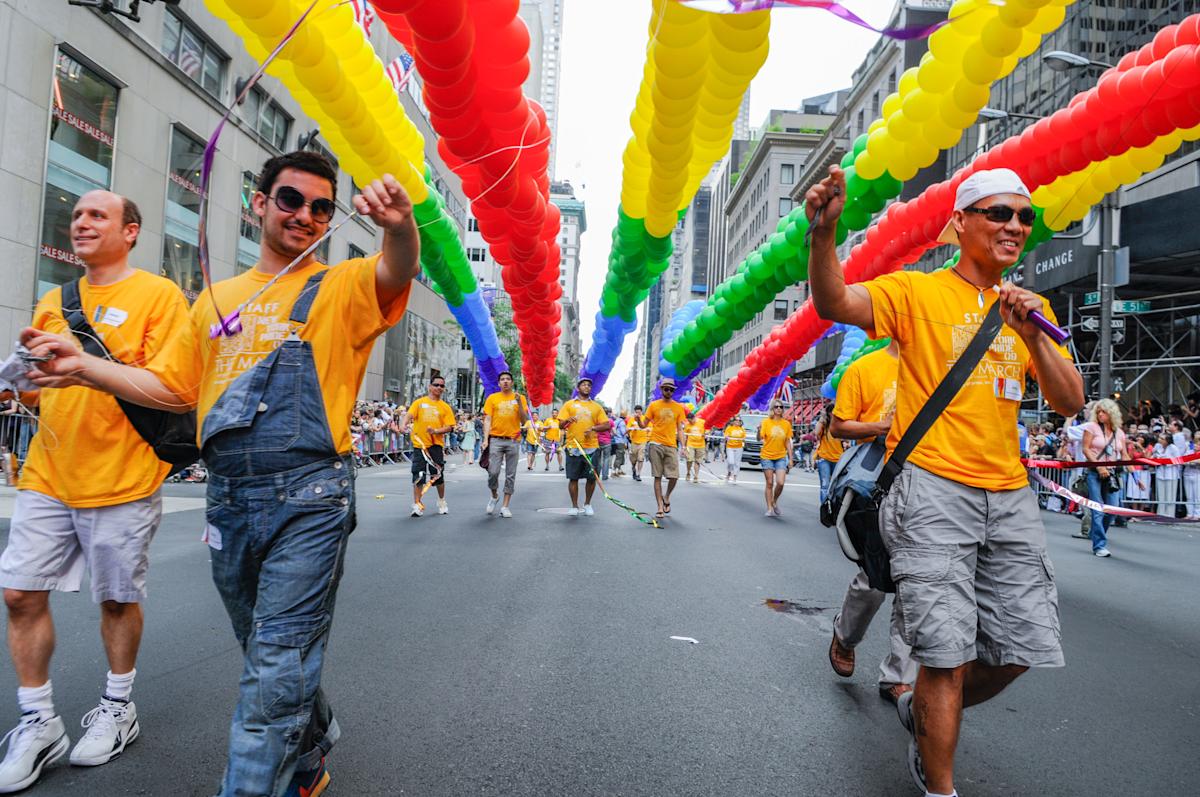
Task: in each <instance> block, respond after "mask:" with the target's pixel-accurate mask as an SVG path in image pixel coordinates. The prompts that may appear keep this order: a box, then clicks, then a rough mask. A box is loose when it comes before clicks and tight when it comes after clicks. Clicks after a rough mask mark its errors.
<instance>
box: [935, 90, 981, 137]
mask: <svg viewBox="0 0 1200 797" xmlns="http://www.w3.org/2000/svg"><path fill="white" fill-rule="evenodd" d="M938 117H939V118H940V119H941V120H942V121H943V122H945V123H946V126H947V127H952V128H955V129H957V130H965V129H966V128H968V127H970V126H971V125H973V124H975V120H976V119H978V118H979V112H978V111H964V110H962V109H961V108H959V107H958V106H957V105H955V104H954V97H952V96H946V97H943V98H942V100H941V102H940V103H938Z"/></svg>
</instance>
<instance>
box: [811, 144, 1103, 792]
mask: <svg viewBox="0 0 1200 797" xmlns="http://www.w3.org/2000/svg"><path fill="white" fill-rule="evenodd" d="M845 197H846V180H845V175H844V173H843V172H842V170H841V169H840V168H838V167H836V166H833V167H830V176H829V177H828V178H827V179H825V180H824V181H822V182H821V183H819V184H818V185H815V186H813V187H812V188H810V189H809V190H808V192H807V194H806V195H805V200H804V206H805V209H806V212H807V213H808V215H809V219H810V223H811V224H812V227H811V229H812V253H811V256H810V259H809V284H810V288H811V291H812V300H813V304H814V306H815V308H816V311H817V313H818V314H819V315H820V316H821V317H822V318H825V319H828V320H831V321H838V322H841V323H845V324H853V325H855V326H858V327H860V328H862V329H864V330H866V331H867V332H868V334H871V335H872V336H876V337H891V338H892V339H893V340H894V341H896V343H897V344H898V345H899V347H900V359H899V371H898V376H897V382H896V414H895V420H894V422H893V424H892V427H891V430H890V432H889V434H888V448H889V450H894V448H895V446H896V444H897V443H898V442H899V440H900V437H901V435H903V434H904V432H905V430H906V429H907V428H908V427H909V425H910V424H911V423H912V421H913V418H914V417H915V416H916V414H917V412H918V410H919V409H920V408H921V407H922V406H923V405H924V404H925V402H926V401H928V399H929V397H930V395H931V394H932V393H933V391H934V389H935V388H936V387H937V385H938V383H939V382H940V381H941V379H942V378H943V377H944V376H945V375H946V373H947V371H948V369H949V368H950V367H951V366H952V365H953V364H954V362H955V361H957V360H958V358H959V357H960V356H961V355H962V353H963V350H964V349H965V348H966V347H967V345H968V343H969V342H970V340H971V338H972V337H973V336H974V335H975V333H976V332H977V331H978V329H979V328H980V326H981V324H982V322H983V320H984V318H985V317H986V316H987V314H988V312H989V310H990V309H991V307H992V306H993V305H998V306H997V310H998V311H999V314H1000V317H1001V319H1002V320H1003V322H1004V324H1005V326H1004V328H1003V329H1002V330H1001V331H1000V333H999V334H998V335H997V336H996V338H995V339H994V340H993V342H992V344H991V346H990V348H989V349H988V351H987V353H986V354H985V356H984V358H983V359H982V360H981V361H980V363H979V364H978V366H976V368H975V370H974V372H973V373H972V375H971V376H970V377H969V378H968V380H967V382H966V385H965V386H964V387H963V388H962V389H961V390H960V391H959V392H958V394H957V395H956V396H955V397H954V398H953V399H952V400H951V401H950V403H949V404H948V405H947V407H946V409H945V410H944V411H943V412H942V413H941V415H940V417H939V418H938V419H937V421H936V422H935V423H934V424H933V426H932V428H930V430H929V431H928V433H926V434H925V435H924V437H923V438H922V440H921V442H920V443H919V444H918V445H917V447H916V449H915V450H914V451H913V452H912V454H911V455H910V456H909V458H908V461H907V462H906V463H905V464H904V466H903V469H902V471H901V473H900V474H899V476H898V477H897V478H896V480H895V482H894V483H893V484H892V485H891V489H890V491H889V492H888V494H887V496H886V497H885V498H884V499H883V502H882V506H881V507H880V511H879V526H880V533H881V536H882V538H883V544H884V545H885V546H886V548H887V550H888V552H889V554H890V555H891V574H892V577H893V578H894V579H895V582H896V589H897V595H896V601H897V605H900V606H903V607H904V611H903V612H899V613H898V614H897V617H898V622H899V623H900V633H901V635H902V637H903V638H904V641H905V642H907V643H910V644H911V645H912V654H913V658H914V659H916V660H917V661H918V662H920V664H921V665H922V666H921V671H920V675H919V676H918V678H917V688H916V691H915V692H909V693H907V694H904V695H902V696H901V697H900V700H899V702H898V703H897V710H898V711H899V713H900V716H901V719H902V720H904V723H905V726H906V727H907V728H909V729H910V731H912V732H913V738H912V742H911V743H910V744H909V751H908V769H909V771H910V772H911V773H913V774H914V780H915V781H916V782H917V785H918V786H919V787H920V788H921V789H923V790H925V791H927V792H932V793H936V794H952V793H954V756H955V747H956V741H957V739H958V738H959V735H960V724H961V721H962V710H961V708H962V706H963V704H964V699H965V695H967V694H975V695H976V696H979V695H983V696H984V698H982V699H986V696H990V695H995V694H999V693H1000V691H1001V690H1003V689H1004V688H1005V687H1006V686H1007V685H1008V684H1009V683H1011V682H1012V681H1013V679H1015V678H1016V677H1017V676H1018V675H1020V674H1021V673H1022V672H1024V671H1025V670H1026V669H1027V668H1028V667H1060V666H1062V665H1063V663H1064V659H1063V653H1062V645H1061V641H1060V631H1059V620H1058V606H1057V593H1056V591H1055V587H1054V579H1053V569H1052V566H1051V565H1050V560H1049V557H1048V556H1047V554H1046V545H1045V532H1044V530H1043V528H1042V521H1041V515H1040V512H1039V509H1038V505H1037V501H1036V499H1035V497H1034V495H1033V492H1032V491H1031V490H1030V489H1029V480H1028V477H1027V476H1026V474H1025V471H1024V469H1023V468H1022V466H1021V462H1020V459H1019V457H1020V452H1019V450H1018V442H1017V424H1016V420H1017V412H1018V410H1019V408H1020V404H1021V400H1022V398H1023V397H1024V394H1025V378H1026V376H1033V377H1035V378H1036V379H1037V380H1038V383H1039V385H1040V387H1041V392H1042V395H1043V396H1044V397H1045V399H1046V400H1047V401H1048V403H1049V404H1050V406H1051V407H1052V408H1053V409H1054V410H1055V411H1056V412H1058V413H1059V414H1061V415H1064V416H1066V417H1070V416H1073V415H1074V414H1075V413H1077V412H1078V411H1079V408H1080V407H1082V406H1083V382H1082V379H1081V378H1080V375H1079V372H1078V371H1077V370H1076V369H1075V367H1074V365H1073V363H1072V362H1071V359H1070V356H1069V355H1068V354H1067V352H1066V351H1065V350H1064V349H1063V348H1062V347H1061V346H1058V345H1056V344H1055V343H1054V342H1053V341H1051V340H1050V338H1049V337H1047V336H1046V335H1044V334H1043V333H1042V331H1041V329H1040V328H1039V327H1038V325H1037V324H1036V323H1035V322H1034V321H1033V320H1032V319H1031V318H1030V313H1031V312H1033V311H1035V310H1037V311H1040V312H1041V313H1043V314H1044V315H1045V316H1046V317H1047V318H1049V319H1051V320H1053V313H1052V312H1051V311H1050V307H1049V304H1048V303H1047V302H1046V301H1045V299H1043V298H1042V297H1040V296H1038V295H1037V294H1035V293H1032V292H1030V291H1027V290H1024V289H1022V288H1019V287H1017V286H1016V285H1014V284H1012V283H1010V282H1008V283H1006V282H1003V275H1004V273H1005V272H1006V271H1007V270H1008V269H1011V268H1012V267H1013V266H1014V265H1016V263H1017V261H1018V260H1019V259H1020V257H1021V253H1022V251H1023V248H1024V246H1025V243H1026V241H1027V240H1028V238H1029V233H1030V230H1031V229H1032V226H1033V223H1034V221H1035V220H1036V218H1037V214H1036V212H1035V211H1034V209H1033V206H1032V204H1031V201H1030V196H1029V189H1028V188H1027V187H1026V186H1025V184H1024V183H1023V182H1022V181H1021V178H1020V177H1019V176H1018V175H1017V174H1016V173H1015V172H1013V171H1011V170H1009V169H990V170H981V171H977V172H975V173H973V174H971V175H970V176H968V177H967V178H966V179H963V180H961V181H960V182H959V183H958V185H957V187H956V190H955V197H954V210H953V213H952V215H951V217H950V219H949V221H948V222H947V224H946V226H945V228H944V229H943V230H942V234H941V236H940V237H939V240H940V241H941V242H943V243H950V244H957V245H959V247H960V258H959V260H958V262H957V263H955V264H954V265H953V266H952V267H951V268H948V269H945V270H942V271H937V272H934V273H932V274H925V273H919V272H908V271H903V272H895V273H892V274H887V275H885V276H882V277H879V278H877V279H873V280H870V281H868V282H865V283H862V284H858V285H847V282H846V275H845V274H843V271H842V266H841V264H840V263H839V262H838V258H837V251H836V246H837V241H836V227H837V222H838V218H839V217H840V216H841V213H842V208H843V207H844V205H845ZM817 214H820V218H819V219H817V218H816V215H817ZM963 441H970V444H969V445H964V444H963ZM946 618H953V620H954V621H953V622H947V621H946ZM914 694H915V695H917V696H918V697H917V701H918V702H917V706H916V707H915V708H916V711H915V712H914V706H913V695H914ZM914 715H915V716H919V717H920V733H919V734H917V733H916V724H915V723H914V722H913V721H912V718H913V716H914Z"/></svg>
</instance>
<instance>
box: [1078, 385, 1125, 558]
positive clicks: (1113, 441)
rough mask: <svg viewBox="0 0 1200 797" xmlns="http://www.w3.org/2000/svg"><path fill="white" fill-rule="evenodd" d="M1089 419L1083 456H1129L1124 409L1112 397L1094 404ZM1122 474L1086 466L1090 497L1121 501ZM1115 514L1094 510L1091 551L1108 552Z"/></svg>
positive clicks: (1106, 501)
mask: <svg viewBox="0 0 1200 797" xmlns="http://www.w3.org/2000/svg"><path fill="white" fill-rule="evenodd" d="M1089 417H1090V420H1089V422H1088V423H1086V424H1084V426H1083V456H1084V458H1085V459H1086V460H1088V461H1089V462H1105V461H1110V460H1116V459H1128V458H1129V457H1128V456H1127V453H1126V445H1125V431H1124V430H1123V429H1122V428H1121V408H1120V407H1118V406H1117V402H1115V401H1113V400H1112V399H1100V400H1099V401H1097V402H1095V403H1094V404H1092V408H1091V413H1090V416H1089ZM1121 486H1122V485H1121V479H1120V474H1119V473H1117V472H1116V470H1115V469H1114V468H1109V467H1103V466H1101V467H1094V468H1088V469H1087V488H1088V498H1090V499H1091V500H1093V501H1098V502H1100V503H1102V504H1119V503H1120V501H1121ZM1111 523H1112V515H1109V514H1107V513H1105V512H1096V511H1093V512H1092V524H1091V530H1090V532H1089V537H1090V538H1091V541H1092V553H1094V554H1095V555H1096V556H1100V557H1105V556H1110V555H1111V554H1110V553H1109V551H1108V527H1109V525H1110V524H1111Z"/></svg>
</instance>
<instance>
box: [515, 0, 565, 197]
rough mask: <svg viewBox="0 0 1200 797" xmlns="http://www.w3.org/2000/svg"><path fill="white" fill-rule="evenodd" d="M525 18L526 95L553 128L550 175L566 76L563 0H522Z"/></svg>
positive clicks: (551, 176)
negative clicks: (564, 64) (541, 110)
mask: <svg viewBox="0 0 1200 797" xmlns="http://www.w3.org/2000/svg"><path fill="white" fill-rule="evenodd" d="M519 13H520V16H521V19H523V20H525V25H526V26H527V27H528V28H529V67H530V68H529V77H528V78H527V79H526V81H525V86H524V89H525V95H526V96H527V97H530V98H532V99H534V100H536V101H537V102H538V103H540V104H541V106H542V108H543V109H545V111H546V123H547V125H548V126H549V128H550V167H549V172H550V179H551V180H553V179H554V154H555V151H556V149H557V146H558V86H559V81H560V80H561V78H562V71H561V70H562V57H561V50H562V14H563V0H521V6H520V12H519Z"/></svg>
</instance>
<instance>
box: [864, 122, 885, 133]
mask: <svg viewBox="0 0 1200 797" xmlns="http://www.w3.org/2000/svg"><path fill="white" fill-rule="evenodd" d="M886 125H887V122H885V121H883V120H882V119H876V120H875V121H874V122H871V124H869V125H867V132H868V133H874V132H875V131H876V130H882V129H883V128H884V127H885V126H886Z"/></svg>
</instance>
